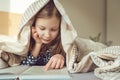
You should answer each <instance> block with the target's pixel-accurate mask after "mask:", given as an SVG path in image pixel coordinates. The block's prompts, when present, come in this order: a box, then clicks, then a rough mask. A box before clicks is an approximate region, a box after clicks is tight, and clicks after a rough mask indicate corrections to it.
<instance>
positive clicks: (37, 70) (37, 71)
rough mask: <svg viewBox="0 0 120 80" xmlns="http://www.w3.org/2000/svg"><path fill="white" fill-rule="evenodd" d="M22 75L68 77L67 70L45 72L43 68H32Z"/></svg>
mask: <svg viewBox="0 0 120 80" xmlns="http://www.w3.org/2000/svg"><path fill="white" fill-rule="evenodd" d="M22 74H29V75H37V74H38V75H67V74H68V72H67V69H66V67H65V68H62V69H54V70H48V71H44V69H43V66H32V67H30V68H29V69H27V70H26V71H24V72H23V73H22Z"/></svg>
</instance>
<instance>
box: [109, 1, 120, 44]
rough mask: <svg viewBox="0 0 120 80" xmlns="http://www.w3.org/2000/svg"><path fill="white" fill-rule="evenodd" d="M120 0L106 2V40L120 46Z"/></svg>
mask: <svg viewBox="0 0 120 80" xmlns="http://www.w3.org/2000/svg"><path fill="white" fill-rule="evenodd" d="M119 34H120V0H107V40H108V41H113V45H120V36H119Z"/></svg>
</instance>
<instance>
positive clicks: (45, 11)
mask: <svg viewBox="0 0 120 80" xmlns="http://www.w3.org/2000/svg"><path fill="white" fill-rule="evenodd" d="M53 16H56V17H57V18H58V19H59V20H60V23H61V14H60V13H59V11H58V10H57V8H56V7H55V4H54V2H53V0H50V1H49V2H48V3H47V4H46V5H45V6H44V7H43V8H42V9H41V10H40V11H39V12H38V13H37V14H36V16H35V20H34V22H33V25H32V26H35V23H36V20H37V18H51V17H53ZM30 41H31V42H30V50H31V49H33V46H34V44H35V41H34V39H33V38H32V36H31V40H30ZM50 47H52V55H55V54H62V55H63V56H64V57H65V52H64V50H63V47H62V43H61V34H60V25H59V33H58V35H57V37H56V38H55V39H54V40H53V41H52V42H51V43H50V44H43V45H42V48H41V51H40V52H41V53H44V52H45V51H46V50H47V49H48V48H50Z"/></svg>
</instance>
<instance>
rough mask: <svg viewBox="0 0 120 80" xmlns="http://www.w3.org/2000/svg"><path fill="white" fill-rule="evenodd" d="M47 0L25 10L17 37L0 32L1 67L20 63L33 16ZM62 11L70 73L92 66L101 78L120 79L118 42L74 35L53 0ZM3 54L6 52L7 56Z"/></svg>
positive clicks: (25, 50) (63, 41)
mask: <svg viewBox="0 0 120 80" xmlns="http://www.w3.org/2000/svg"><path fill="white" fill-rule="evenodd" d="M48 1H49V0H35V2H33V3H32V4H31V5H30V6H29V7H28V8H27V10H26V11H25V13H24V15H23V18H22V20H21V23H20V25H19V31H18V34H17V35H16V37H17V38H11V37H8V36H4V35H0V68H1V69H2V68H7V67H8V66H16V65H19V64H20V61H21V59H22V57H23V56H26V55H27V52H28V49H29V44H30V30H31V29H30V26H31V25H32V23H33V20H34V16H35V14H37V12H38V11H39V10H41V8H42V7H43V6H44V5H46V4H47V3H48ZM53 1H54V3H55V6H56V7H57V9H58V11H59V12H60V14H61V15H62V20H61V26H60V27H61V40H62V45H63V48H64V51H65V52H66V66H67V69H68V71H69V72H70V73H77V72H88V71H92V70H94V73H95V75H96V76H97V77H98V78H101V79H103V80H117V79H120V76H119V74H120V73H119V71H120V46H111V47H106V46H105V45H103V44H101V43H97V42H93V41H91V40H87V39H82V38H79V37H78V36H77V32H76V31H75V29H74V27H73V25H72V23H71V21H70V19H69V18H68V16H67V14H66V12H65V10H64V8H63V7H62V5H61V4H60V3H59V1H58V0H53ZM6 55H9V59H8V57H7V56H6Z"/></svg>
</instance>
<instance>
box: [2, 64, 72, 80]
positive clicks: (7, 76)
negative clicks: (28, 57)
mask: <svg viewBox="0 0 120 80" xmlns="http://www.w3.org/2000/svg"><path fill="white" fill-rule="evenodd" d="M0 80H71V77H70V76H69V73H68V71H67V69H66V67H65V68H63V69H57V70H48V71H44V69H43V66H14V67H9V68H5V69H0Z"/></svg>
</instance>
